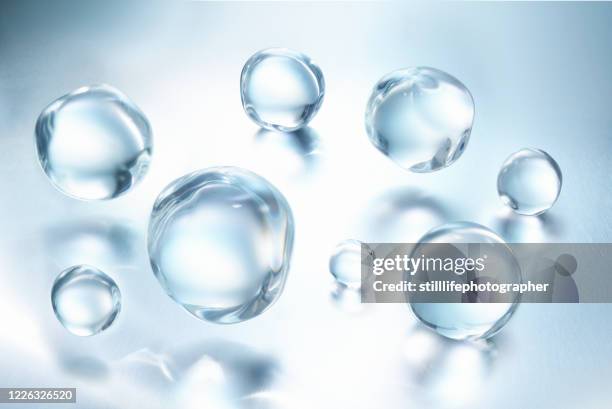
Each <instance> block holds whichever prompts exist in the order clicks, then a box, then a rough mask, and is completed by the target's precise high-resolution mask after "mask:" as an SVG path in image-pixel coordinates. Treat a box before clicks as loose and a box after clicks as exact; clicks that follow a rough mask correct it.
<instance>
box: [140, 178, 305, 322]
mask: <svg viewBox="0 0 612 409" xmlns="http://www.w3.org/2000/svg"><path fill="white" fill-rule="evenodd" d="M293 229H294V227H293V216H292V213H291V209H290V207H289V204H288V203H287V201H286V200H285V198H284V197H283V195H282V194H281V193H280V192H279V191H278V190H277V189H276V188H275V187H274V186H272V185H271V184H270V183H269V182H268V181H267V180H265V179H263V178H262V177H260V176H258V175H256V174H254V173H252V172H250V171H247V170H244V169H240V168H235V167H216V168H209V169H204V170H201V171H197V172H194V173H191V174H188V175H186V176H183V177H181V178H179V179H177V180H175V181H174V182H172V183H171V184H170V185H168V186H167V187H166V188H165V189H164V190H163V191H162V193H161V194H160V195H159V197H158V198H157V200H156V201H155V204H154V206H153V211H152V213H151V218H150V220H149V233H148V250H149V258H150V261H151V266H152V268H153V272H154V273H155V276H156V277H157V279H158V281H159V283H160V284H161V286H162V287H163V289H164V290H165V291H166V293H167V294H168V295H169V296H170V297H171V298H172V299H174V301H176V302H177V303H179V304H180V305H182V306H183V307H184V308H185V309H186V310H187V311H189V312H190V313H191V314H193V315H194V316H196V317H197V318H200V319H202V320H205V321H210V322H215V323H220V324H230V323H237V322H241V321H245V320H248V319H250V318H253V317H255V316H257V315H259V314H261V313H262V312H264V311H265V310H266V309H267V308H268V307H269V306H270V305H271V304H272V303H273V302H274V301H276V299H278V297H279V296H280V295H281V292H282V290H283V286H284V284H285V280H286V278H287V273H288V271H289V261H290V258H291V251H292V247H293Z"/></svg>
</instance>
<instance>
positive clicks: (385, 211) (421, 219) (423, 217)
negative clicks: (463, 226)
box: [363, 187, 453, 243]
mask: <svg viewBox="0 0 612 409" xmlns="http://www.w3.org/2000/svg"><path fill="white" fill-rule="evenodd" d="M452 218H453V214H452V213H451V211H450V209H449V208H448V207H447V206H446V205H445V204H443V203H442V202H440V201H438V200H437V199H436V198H434V197H432V196H429V195H427V194H425V193H424V192H421V191H420V190H417V189H414V188H406V187H400V188H392V189H389V190H387V191H386V192H384V193H383V194H382V195H380V196H378V197H376V198H374V199H373V200H371V201H370V204H369V205H368V207H367V208H366V214H365V215H364V217H363V219H364V220H367V222H366V223H368V224H367V225H366V229H367V231H368V235H367V236H368V237H371V239H370V240H371V241H377V242H389V243H393V242H395V243H416V242H417V241H418V240H419V239H420V238H421V237H422V236H423V235H424V234H425V233H426V232H427V231H429V230H431V229H432V228H434V227H436V226H439V225H441V224H443V223H445V222H448V221H450V220H452Z"/></svg>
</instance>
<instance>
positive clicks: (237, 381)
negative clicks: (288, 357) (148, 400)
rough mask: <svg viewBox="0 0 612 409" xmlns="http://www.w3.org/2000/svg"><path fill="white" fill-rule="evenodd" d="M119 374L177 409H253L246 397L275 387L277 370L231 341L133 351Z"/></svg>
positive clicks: (117, 365) (267, 359)
mask: <svg viewBox="0 0 612 409" xmlns="http://www.w3.org/2000/svg"><path fill="white" fill-rule="evenodd" d="M113 367H114V371H115V372H116V374H117V376H120V377H121V378H122V379H125V381H126V382H130V383H134V382H136V383H140V384H142V385H143V386H145V387H146V388H149V389H152V390H154V391H155V392H156V393H159V394H160V395H162V396H163V397H164V399H170V401H169V402H168V404H173V405H178V406H177V407H231V408H236V409H239V408H245V409H251V408H252V407H253V405H254V404H255V402H254V401H253V400H250V399H247V398H248V397H250V396H252V395H254V394H258V393H261V392H265V391H270V390H271V389H273V385H274V383H275V381H276V380H277V379H278V378H279V377H278V372H279V366H278V364H277V362H276V361H275V360H274V359H273V358H272V357H270V356H268V355H264V354H261V353H259V352H256V351H254V350H253V349H251V348H250V347H248V346H246V345H243V344H240V343H236V342H232V341H223V340H216V341H203V342H199V343H194V344H190V345H186V346H181V347H175V348H171V349H169V350H167V351H165V352H163V353H162V352H159V353H158V352H154V351H152V350H150V349H143V350H139V351H136V352H134V353H132V354H129V355H128V356H126V357H124V358H123V359H121V360H119V361H117V362H116V363H115V364H114V366H113Z"/></svg>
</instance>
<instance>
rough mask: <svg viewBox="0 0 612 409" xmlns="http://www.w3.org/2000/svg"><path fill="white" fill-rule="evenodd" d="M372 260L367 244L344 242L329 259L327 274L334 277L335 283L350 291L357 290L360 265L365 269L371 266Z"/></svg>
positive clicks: (371, 252) (357, 241)
mask: <svg viewBox="0 0 612 409" xmlns="http://www.w3.org/2000/svg"><path fill="white" fill-rule="evenodd" d="M362 251H363V255H362ZM374 258H375V255H374V251H373V250H372V249H371V248H370V247H368V245H367V244H365V243H362V242H360V241H359V240H353V239H349V240H344V241H342V242H340V243H339V244H338V245H337V246H336V248H335V249H334V252H333V253H332V255H331V257H330V259H329V272H330V273H331V274H332V275H333V276H334V279H335V280H336V283H338V284H340V285H342V286H344V287H348V288H351V289H359V288H361V270H362V265H363V266H365V267H366V268H367V267H368V266H371V265H372V262H373V260H374Z"/></svg>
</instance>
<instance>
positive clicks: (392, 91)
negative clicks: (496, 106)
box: [365, 67, 474, 172]
mask: <svg viewBox="0 0 612 409" xmlns="http://www.w3.org/2000/svg"><path fill="white" fill-rule="evenodd" d="M473 121H474V100H473V99H472V95H471V94H470V92H469V91H468V89H467V88H466V87H465V85H463V84H462V83H461V82H460V81H459V80H457V79H456V78H455V77H453V76H451V75H449V74H447V73H445V72H443V71H440V70H437V69H435V68H429V67H416V68H406V69H401V70H397V71H393V72H391V73H389V74H387V75H385V76H384V77H383V78H382V79H380V80H379V81H378V83H377V84H376V86H375V87H374V90H373V91H372V95H371V96H370V99H369V101H368V105H367V109H366V117H365V122H366V130H367V132H368V136H369V138H370V141H371V142H372V144H374V146H375V147H376V148H377V149H378V150H379V151H381V152H382V153H383V154H385V155H386V156H388V157H389V158H390V159H391V160H393V161H394V162H395V163H397V164H398V165H399V166H401V167H402V168H404V169H406V170H410V171H412V172H433V171H436V170H439V169H442V168H445V167H447V166H449V165H451V164H452V163H453V162H455V161H456V160H457V159H458V158H459V157H460V156H461V155H462V154H463V151H464V150H465V148H466V146H467V143H468V141H469V138H470V133H471V131H472V123H473Z"/></svg>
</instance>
